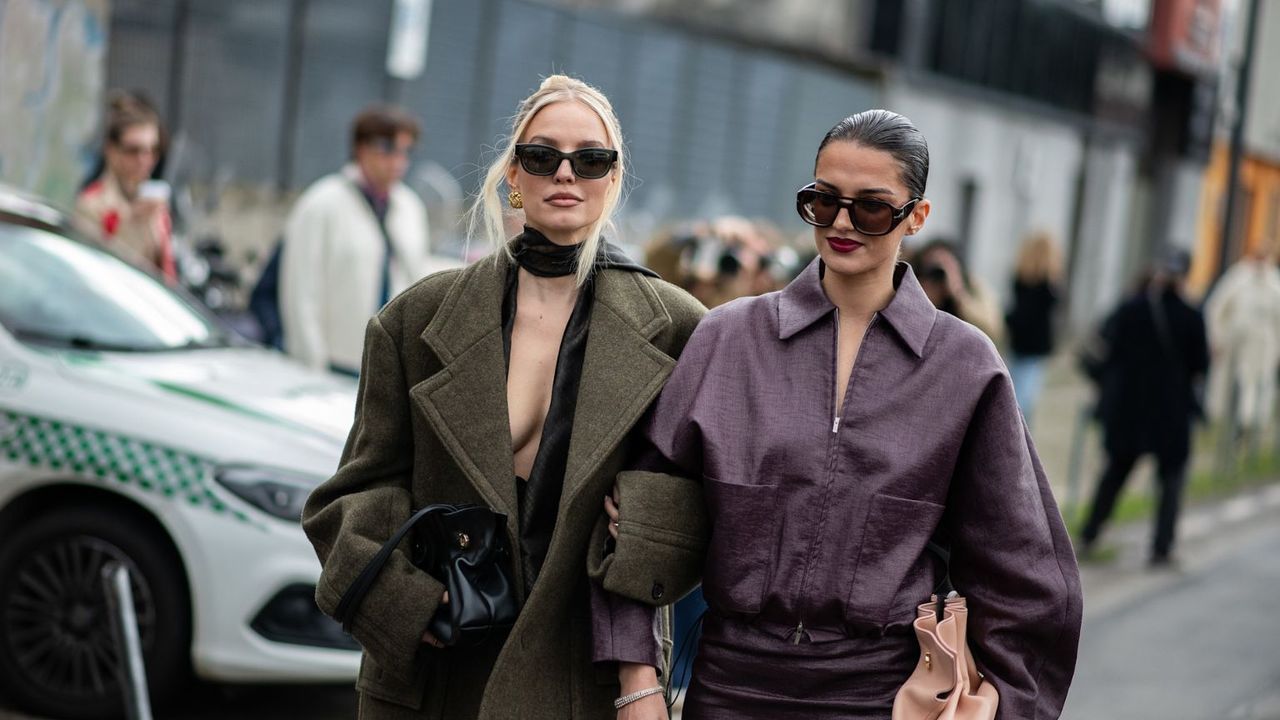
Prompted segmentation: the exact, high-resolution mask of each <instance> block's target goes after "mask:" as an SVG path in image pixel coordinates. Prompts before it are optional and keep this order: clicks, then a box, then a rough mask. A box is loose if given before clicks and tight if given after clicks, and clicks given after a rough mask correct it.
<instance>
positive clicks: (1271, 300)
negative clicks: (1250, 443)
mask: <svg viewBox="0 0 1280 720" xmlns="http://www.w3.org/2000/svg"><path fill="white" fill-rule="evenodd" d="M1272 257H1273V255H1272V253H1271V252H1269V248H1268V247H1259V248H1257V249H1255V250H1254V251H1253V252H1252V253H1250V255H1249V256H1247V257H1244V258H1242V259H1241V260H1240V261H1239V262H1237V263H1236V264H1235V265H1233V266H1232V267H1231V268H1230V269H1229V270H1227V272H1226V274H1224V275H1223V276H1222V279H1220V280H1219V281H1218V285H1217V287H1215V288H1214V289H1213V292H1212V293H1210V295H1209V297H1208V299H1207V300H1206V301H1205V320H1206V324H1207V326H1208V331H1209V347H1210V350H1211V351H1212V352H1213V356H1214V363H1213V372H1212V375H1211V378H1210V383H1209V393H1208V395H1209V398H1208V400H1209V403H1208V405H1209V414H1210V416H1211V417H1214V418H1220V417H1222V416H1223V415H1224V414H1225V411H1226V409H1227V407H1228V406H1229V405H1230V396H1231V393H1232V391H1233V390H1234V391H1235V393H1236V405H1235V408H1236V413H1237V416H1236V420H1237V421H1238V422H1239V423H1240V427H1241V428H1243V429H1246V430H1261V429H1265V428H1267V427H1268V426H1270V424H1271V420H1272V417H1271V416H1272V410H1273V406H1274V405H1275V400H1276V371H1277V369H1278V368H1280V270H1277V269H1276V266H1275V264H1274V261H1273V260H1272Z"/></svg>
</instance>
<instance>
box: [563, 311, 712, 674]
mask: <svg viewBox="0 0 1280 720" xmlns="http://www.w3.org/2000/svg"><path fill="white" fill-rule="evenodd" d="M711 335H712V330H711V328H710V327H708V326H707V324H706V323H705V322H704V323H703V324H702V325H699V326H698V328H697V329H696V330H694V331H693V335H692V337H690V338H689V342H688V344H687V345H685V347H684V351H683V353H682V354H681V355H680V362H679V363H678V364H677V365H676V368H675V370H674V371H673V372H672V374H671V377H670V378H669V379H668V380H667V384H666V386H665V387H664V388H663V390H662V393H661V394H660V395H659V396H658V400H657V401H656V402H655V403H654V406H653V407H652V408H651V409H650V412H649V415H648V416H647V418H646V420H645V422H644V423H643V426H642V428H643V429H642V433H641V438H640V451H639V456H638V459H637V461H636V463H635V467H636V468H637V469H634V470H630V471H626V472H623V473H620V474H619V475H618V490H619V493H620V495H621V503H620V505H619V511H620V514H621V518H622V520H621V527H620V530H619V537H618V541H617V543H616V546H615V548H614V550H613V552H609V553H605V552H602V550H603V548H604V547H605V546H606V543H607V541H606V538H607V537H608V534H607V527H606V523H605V520H604V519H602V520H601V521H600V523H598V524H597V526H596V531H595V533H594V534H593V536H592V550H591V553H589V556H588V573H589V574H590V576H591V578H592V631H593V637H594V651H593V659H594V660H595V661H596V662H636V663H650V664H655V666H656V664H657V663H656V662H653V658H655V657H656V656H657V654H658V652H659V646H658V642H657V640H656V638H655V636H654V633H653V631H652V628H653V626H654V622H653V618H654V616H655V609H654V606H662V605H668V604H671V603H674V602H675V601H676V600H678V599H679V598H680V597H682V596H684V595H686V594H688V593H689V592H690V591H692V590H693V588H695V587H697V584H698V582H699V581H700V580H701V577H702V568H703V563H704V561H705V558H706V547H707V543H708V541H709V538H710V533H711V528H710V525H709V520H708V517H707V510H706V504H705V500H704V498H703V492H702V483H701V482H700V478H701V467H702V454H701V453H702V450H701V440H700V435H699V433H698V431H697V427H696V421H695V420H694V419H693V418H692V415H691V410H692V408H693V403H694V400H695V398H696V396H697V390H698V386H699V385H700V384H701V378H702V377H703V371H704V370H705V366H706V363H707V362H708V359H709V356H710V353H711V350H712V346H713V340H712V338H711Z"/></svg>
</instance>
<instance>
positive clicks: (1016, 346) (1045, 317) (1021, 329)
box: [1005, 280, 1058, 357]
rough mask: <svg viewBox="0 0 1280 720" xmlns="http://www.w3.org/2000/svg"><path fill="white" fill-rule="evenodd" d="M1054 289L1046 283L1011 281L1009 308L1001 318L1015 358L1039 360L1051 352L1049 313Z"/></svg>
mask: <svg viewBox="0 0 1280 720" xmlns="http://www.w3.org/2000/svg"><path fill="white" fill-rule="evenodd" d="M1057 304H1058V289H1057V288H1056V287H1054V285H1053V284H1052V283H1050V282H1049V281H1047V280H1041V281H1040V282H1036V283H1026V282H1023V281H1022V280H1014V281H1013V308H1012V309H1011V310H1010V311H1009V314H1008V315H1006V316H1005V322H1006V324H1008V326H1009V344H1010V347H1012V349H1013V353H1014V354H1015V355H1022V356H1029V357H1043V356H1045V355H1048V354H1050V353H1052V352H1053V310H1054V307H1055V306H1056V305H1057Z"/></svg>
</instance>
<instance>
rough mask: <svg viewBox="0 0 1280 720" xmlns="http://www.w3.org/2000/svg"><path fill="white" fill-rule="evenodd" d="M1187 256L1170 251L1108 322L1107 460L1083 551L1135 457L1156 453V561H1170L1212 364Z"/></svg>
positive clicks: (1102, 372)
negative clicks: (1200, 391) (1190, 288)
mask: <svg viewBox="0 0 1280 720" xmlns="http://www.w3.org/2000/svg"><path fill="white" fill-rule="evenodd" d="M1189 264H1190V262H1189V258H1188V256H1187V255H1186V253H1185V252H1178V253H1175V254H1174V255H1172V256H1171V257H1170V258H1169V259H1168V260H1166V262H1165V263H1164V265H1163V267H1161V268H1160V269H1159V270H1158V271H1157V272H1156V273H1155V274H1154V276H1153V277H1152V278H1151V279H1150V280H1149V281H1148V282H1146V283H1144V285H1143V287H1142V288H1141V289H1140V290H1139V291H1138V292H1137V293H1135V294H1134V295H1132V296H1130V297H1128V298H1126V299H1125V300H1124V301H1122V302H1121V303H1120V306H1119V307H1118V308H1117V309H1116V310H1115V311H1114V312H1113V313H1112V314H1111V316H1110V317H1109V318H1108V319H1107V321H1106V322H1105V324H1104V325H1103V330H1102V340H1103V343H1104V345H1105V347H1106V348H1107V350H1106V353H1105V360H1103V362H1102V363H1101V364H1100V366H1098V367H1097V369H1096V373H1097V374H1096V379H1097V380H1098V382H1099V386H1100V387H1099V389H1100V392H1099V404H1098V416H1099V419H1100V420H1101V421H1102V427H1103V436H1104V443H1105V446H1106V451H1107V466H1106V469H1105V470H1104V471H1103V473H1102V477H1101V478H1100V480H1099V482H1098V488H1097V492H1096V494H1095V495H1094V500H1093V507H1092V509H1091V511H1090V513H1089V519H1088V521H1087V522H1086V524H1085V527H1084V530H1083V531H1082V533H1081V539H1082V540H1083V548H1082V550H1083V554H1085V555H1087V554H1088V553H1089V552H1090V551H1091V549H1092V546H1093V544H1094V543H1095V542H1096V541H1097V539H1098V536H1099V534H1100V533H1101V531H1102V528H1103V525H1104V524H1105V523H1106V522H1107V519H1108V518H1109V517H1110V516H1111V512H1112V510H1113V509H1114V508H1115V503H1116V499H1117V498H1118V497H1119V494H1120V491H1121V489H1122V488H1123V487H1124V483H1125V480H1126V479H1127V478H1128V476H1129V473H1130V471H1131V470H1132V469H1133V466H1134V463H1136V462H1137V460H1138V458H1140V457H1141V456H1143V455H1145V454H1147V453H1152V454H1154V455H1155V458H1156V463H1157V466H1158V472H1157V477H1158V481H1159V482H1158V485H1159V493H1160V500H1159V508H1158V512H1157V516H1156V527H1155V535H1154V538H1153V541H1152V548H1151V563H1152V565H1165V564H1168V563H1169V561H1170V552H1171V551H1172V549H1173V543H1174V537H1175V526H1176V524H1177V519H1178V511H1179V506H1180V504H1181V497H1182V490H1183V486H1184V485H1185V480H1186V466H1187V459H1188V458H1189V456H1190V454H1191V426H1192V423H1193V421H1194V420H1195V419H1196V418H1197V417H1198V416H1199V415H1200V412H1201V408H1200V404H1199V401H1198V400H1197V396H1196V392H1195V391H1196V387H1197V386H1198V384H1199V383H1200V382H1201V380H1202V379H1203V377H1204V375H1205V373H1206V372H1207V370H1208V367H1209V351H1208V341H1207V340H1206V337H1205V324H1204V317H1203V316H1202V315H1201V313H1200V311H1199V310H1198V309H1196V308H1194V307H1192V306H1191V305H1190V304H1188V303H1187V301H1186V300H1185V299H1184V298H1183V296H1182V289H1181V288H1182V280H1183V278H1184V277H1185V275H1186V271H1187V268H1188V267H1189Z"/></svg>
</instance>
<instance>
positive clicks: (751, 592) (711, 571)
mask: <svg viewBox="0 0 1280 720" xmlns="http://www.w3.org/2000/svg"><path fill="white" fill-rule="evenodd" d="M703 484H704V486H705V488H706V493H707V506H708V510H709V511H710V515H711V518H712V528H711V545H710V547H709V548H708V551H707V564H706V570H705V572H704V575H703V582H702V592H703V594H704V595H705V597H706V600H707V604H708V605H710V606H711V607H714V608H716V609H717V610H721V611H724V612H729V613H739V614H744V615H754V614H756V613H758V612H760V605H761V602H762V600H763V598H764V591H765V587H766V586H767V584H768V579H769V577H768V576H769V565H770V558H771V557H772V556H773V550H774V546H775V545H776V544H777V534H778V533H777V528H778V525H777V517H778V510H777V508H776V507H775V506H774V499H775V496H776V495H777V490H778V486H777V485H739V484H737V483H727V482H721V481H719V480H716V479H715V478H712V477H709V476H703Z"/></svg>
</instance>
